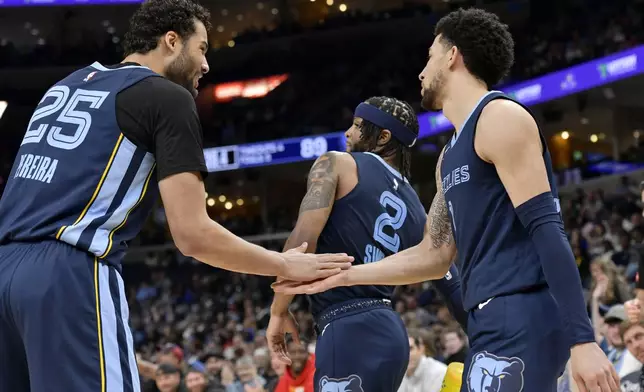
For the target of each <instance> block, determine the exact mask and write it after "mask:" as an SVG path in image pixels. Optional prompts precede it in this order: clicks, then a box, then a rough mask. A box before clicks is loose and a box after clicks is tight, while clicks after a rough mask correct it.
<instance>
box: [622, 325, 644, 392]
mask: <svg viewBox="0 0 644 392" xmlns="http://www.w3.org/2000/svg"><path fill="white" fill-rule="evenodd" d="M620 332H621V338H622V340H623V341H624V344H625V345H626V348H627V349H628V351H629V352H631V353H632V354H633V355H634V356H635V358H636V359H637V360H638V361H639V368H638V369H637V370H635V371H633V372H632V373H629V374H627V375H625V376H623V377H621V379H620V384H621V387H622V392H636V391H642V390H644V379H643V376H644V374H643V373H642V369H641V367H642V363H644V322H642V321H640V322H638V323H630V322H628V321H626V322H624V323H622V325H621V326H620Z"/></svg>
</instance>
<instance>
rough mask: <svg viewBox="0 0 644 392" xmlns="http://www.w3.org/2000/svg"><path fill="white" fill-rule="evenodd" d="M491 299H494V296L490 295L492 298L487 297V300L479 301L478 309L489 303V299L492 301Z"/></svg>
mask: <svg viewBox="0 0 644 392" xmlns="http://www.w3.org/2000/svg"><path fill="white" fill-rule="evenodd" d="M493 299H494V297H492V298H490V299H488V300H487V301H485V302H481V303H480V304H479V309H483V307H484V306H485V305H487V304H489V303H490V301H492V300H493Z"/></svg>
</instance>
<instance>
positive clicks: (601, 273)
mask: <svg viewBox="0 0 644 392" xmlns="http://www.w3.org/2000/svg"><path fill="white" fill-rule="evenodd" d="M590 273H591V276H592V278H593V280H592V284H591V290H592V292H595V290H597V293H598V294H599V297H598V298H597V300H598V301H599V306H600V308H603V309H608V307H610V306H612V305H615V304H623V303H624V302H626V301H628V300H629V299H631V298H632V297H633V295H632V290H631V289H630V287H628V284H627V283H626V281H625V280H624V278H623V277H622V275H620V274H619V272H618V269H617V266H616V265H615V263H613V262H612V261H611V260H610V259H607V258H602V257H598V258H596V259H595V260H593V262H592V263H591V264H590Z"/></svg>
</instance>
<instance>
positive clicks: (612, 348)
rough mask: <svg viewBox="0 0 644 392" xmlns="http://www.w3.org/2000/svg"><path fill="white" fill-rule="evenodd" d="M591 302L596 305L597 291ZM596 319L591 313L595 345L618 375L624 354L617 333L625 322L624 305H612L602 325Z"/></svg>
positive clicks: (622, 344) (620, 339)
mask: <svg viewBox="0 0 644 392" xmlns="http://www.w3.org/2000/svg"><path fill="white" fill-rule="evenodd" d="M597 287H600V286H597ZM592 301H593V303H595V304H596V301H597V290H596V291H595V292H593V298H592ZM591 306H596V305H591ZM598 319H599V317H597V315H596V314H595V312H594V311H593V326H594V327H595V334H596V338H597V343H598V344H599V346H600V347H601V348H602V350H604V353H606V356H607V357H608V359H609V360H610V361H611V362H612V363H613V366H615V370H616V371H617V372H618V373H619V371H620V369H621V366H622V360H623V359H624V352H625V350H624V343H623V342H622V337H621V335H620V332H619V326H620V325H621V324H622V323H623V322H624V321H626V320H627V317H626V311H625V310H624V305H621V304H620V305H613V306H612V307H611V308H610V309H609V310H608V312H606V315H605V316H604V320H603V325H602V321H601V320H598Z"/></svg>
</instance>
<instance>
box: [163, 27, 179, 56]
mask: <svg viewBox="0 0 644 392" xmlns="http://www.w3.org/2000/svg"><path fill="white" fill-rule="evenodd" d="M180 42H181V37H179V34H177V33H176V32H175V31H168V32H167V33H165V34H164V35H163V43H164V44H165V46H167V47H168V49H169V50H170V51H173V52H174V51H175V50H177V49H178V48H179V45H180V44H179V43H180Z"/></svg>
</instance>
